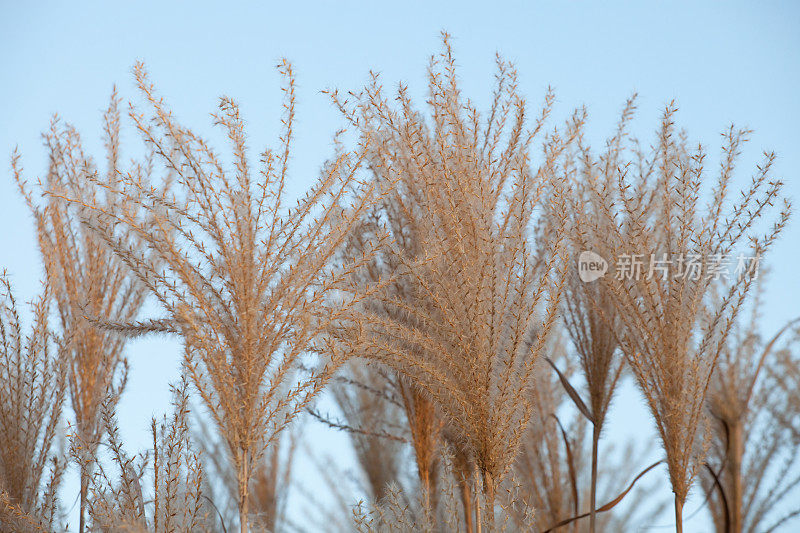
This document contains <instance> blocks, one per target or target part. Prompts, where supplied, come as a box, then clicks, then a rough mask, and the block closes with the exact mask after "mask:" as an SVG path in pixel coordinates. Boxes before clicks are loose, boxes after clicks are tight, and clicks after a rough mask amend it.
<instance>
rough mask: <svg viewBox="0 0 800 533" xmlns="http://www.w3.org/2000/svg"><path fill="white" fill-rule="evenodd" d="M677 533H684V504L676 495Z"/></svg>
mask: <svg viewBox="0 0 800 533" xmlns="http://www.w3.org/2000/svg"><path fill="white" fill-rule="evenodd" d="M675 533H683V502H682V501H681V500H680V499H679V498H678V496H677V494H676V495H675Z"/></svg>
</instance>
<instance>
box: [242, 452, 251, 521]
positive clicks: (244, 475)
mask: <svg viewBox="0 0 800 533" xmlns="http://www.w3.org/2000/svg"><path fill="white" fill-rule="evenodd" d="M242 452H243V453H242V455H243V458H242V466H241V468H240V470H239V531H240V532H241V533H247V532H248V531H249V527H248V518H247V513H248V509H247V504H248V501H247V500H248V494H247V482H248V480H249V479H250V476H248V473H247V468H248V464H247V459H248V457H247V452H246V451H245V450H242Z"/></svg>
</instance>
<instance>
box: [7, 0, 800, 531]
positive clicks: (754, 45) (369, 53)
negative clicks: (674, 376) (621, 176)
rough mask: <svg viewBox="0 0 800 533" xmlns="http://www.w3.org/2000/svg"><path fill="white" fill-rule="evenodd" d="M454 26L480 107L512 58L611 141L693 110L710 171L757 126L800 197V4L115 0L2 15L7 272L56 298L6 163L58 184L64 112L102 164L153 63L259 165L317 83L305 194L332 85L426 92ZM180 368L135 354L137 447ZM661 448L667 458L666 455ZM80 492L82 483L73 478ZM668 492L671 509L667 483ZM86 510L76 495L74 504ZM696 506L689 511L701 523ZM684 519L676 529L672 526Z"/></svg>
mask: <svg viewBox="0 0 800 533" xmlns="http://www.w3.org/2000/svg"><path fill="white" fill-rule="evenodd" d="M441 30H447V31H448V32H450V33H451V34H452V36H453V45H454V49H455V52H456V57H457V60H458V63H459V65H460V66H461V70H460V75H461V78H462V80H463V84H464V92H465V93H466V94H468V95H470V96H471V97H473V98H474V99H475V100H477V101H478V102H485V101H486V100H487V99H488V98H489V96H490V92H491V83H492V81H493V77H492V76H493V70H492V69H493V66H494V63H493V59H494V54H495V52H496V51H499V52H501V53H502V54H503V55H504V56H505V57H506V58H507V59H510V60H513V61H515V62H516V64H517V66H518V68H519V71H520V76H521V83H520V89H521V91H522V93H523V94H525V95H527V96H528V98H529V100H530V102H531V104H532V105H536V104H538V103H539V102H540V101H541V98H542V96H543V94H544V91H545V88H546V87H547V86H548V85H552V86H553V87H554V88H555V91H556V94H557V97H558V100H557V102H558V107H557V110H556V111H557V113H556V117H557V118H563V117H566V115H567V114H568V113H569V111H570V110H571V109H572V108H573V107H575V106H577V105H581V104H586V105H587V106H588V110H589V114H590V125H589V133H590V138H591V139H594V144H595V145H599V144H600V141H601V140H602V138H603V137H604V136H605V135H607V134H609V133H610V132H611V131H612V128H613V126H614V124H615V121H616V119H617V116H618V113H619V110H620V109H621V106H622V104H623V103H624V101H625V99H626V98H627V97H628V96H629V95H630V94H631V93H632V92H633V91H638V93H639V95H640V100H639V104H640V111H639V114H638V118H637V120H636V122H635V126H634V129H635V132H636V133H637V134H639V135H640V136H641V137H642V138H644V139H651V138H652V135H651V134H652V132H653V131H654V130H655V128H656V126H657V121H658V118H659V113H660V111H661V109H662V108H663V106H664V105H665V104H666V103H667V102H668V101H670V100H671V99H673V98H675V99H676V100H677V102H678V104H679V107H680V112H679V115H678V123H679V124H680V125H681V126H683V127H685V128H687V129H688V131H689V133H690V137H691V138H692V139H693V140H696V141H702V142H703V143H704V144H706V145H708V146H709V148H710V152H711V156H712V157H716V154H717V153H718V150H717V147H718V145H719V142H720V137H719V133H720V132H721V131H722V130H723V129H724V128H725V127H726V126H727V125H728V124H730V123H731V122H735V123H736V124H738V125H740V126H747V127H750V128H753V129H754V130H755V135H754V137H753V141H752V142H751V143H749V144H748V145H747V147H746V148H745V150H744V156H745V159H744V161H743V163H742V166H741V167H740V171H741V172H740V174H739V178H740V179H741V180H742V181H745V180H747V179H749V177H750V175H751V173H752V171H753V169H754V166H753V164H752V163H754V162H755V161H756V160H757V158H758V156H759V154H760V152H761V150H763V149H770V150H775V151H776V152H777V153H778V156H779V158H778V161H777V164H776V166H775V175H777V176H780V177H783V179H785V181H786V182H787V193H788V194H789V195H790V196H791V197H792V198H794V199H795V200H800V185H798V183H799V182H798V178H799V177H800V98H798V96H800V91H798V84H799V83H800V3H797V2H791V1H785V2H775V1H767V2H725V3H722V2H696V1H693V2H632V1H630V2H610V1H605V2H582V1H581V2H578V1H571V2H489V1H484V2H470V1H460V2H446V3H445V2H436V3H434V2H430V3H428V2H413V1H404V2H391V3H385V2H363V3H361V2H316V3H315V2H310V3H302V4H301V3H292V2H283V3H281V4H275V3H264V4H258V5H257V4H256V3H252V4H243V3H235V4H233V5H227V6H222V5H221V4H212V3H206V2H164V3H160V2H136V3H135V4H134V3H131V4H130V5H126V6H112V5H110V4H107V3H100V2H97V3H83V4H81V6H80V7H78V6H76V5H74V3H68V2H58V3H56V2H36V3H33V2H16V1H15V2H10V1H8V0H2V1H0V160H3V161H6V162H5V163H3V164H2V165H0V168H2V172H0V268H6V269H8V270H9V272H10V273H11V274H12V276H13V281H14V283H15V285H16V287H17V292H18V296H19V300H21V301H27V300H28V299H30V298H32V297H33V296H34V295H35V294H36V293H37V292H38V289H39V279H40V275H41V262H40V260H39V257H38V255H37V249H36V244H35V237H34V228H33V225H32V221H31V218H30V216H29V214H28V212H27V210H26V207H25V205H24V203H23V201H22V200H21V198H20V196H19V195H18V194H17V192H16V187H15V185H14V183H13V180H12V176H11V173H10V171H9V165H8V164H7V161H8V158H7V155H8V154H10V153H11V150H12V149H13V147H14V146H15V145H18V146H19V148H20V151H21V153H22V163H23V165H24V167H25V169H26V175H27V176H28V177H29V179H32V180H35V179H36V177H38V176H40V175H42V173H43V172H44V171H45V169H46V163H47V161H46V158H45V152H44V150H43V148H42V143H41V138H40V133H41V131H42V130H44V129H45V128H46V127H47V125H48V121H49V120H50V117H51V115H52V114H53V113H56V112H58V113H59V115H60V116H61V117H63V119H64V120H66V121H68V122H71V123H72V124H74V125H75V126H76V127H77V128H78V130H79V131H80V132H82V134H83V138H84V141H85V143H86V147H87V149H88V151H89V152H90V153H94V154H97V155H98V157H99V158H101V157H102V150H101V144H100V131H101V115H102V110H103V109H104V108H105V106H106V104H107V101H108V97H109V95H110V92H111V88H112V84H114V83H116V84H117V85H118V87H119V90H120V94H121V95H122V96H123V97H130V96H134V91H133V84H132V76H131V73H130V69H131V66H132V65H133V63H134V62H135V61H136V60H140V59H141V60H144V61H145V62H146V64H147V66H148V68H149V70H150V73H151V77H152V80H153V81H154V82H155V84H156V86H157V88H158V91H159V92H160V94H162V95H163V96H164V97H165V98H166V99H167V101H168V102H169V103H170V105H171V106H172V108H173V110H174V111H175V115H176V116H177V117H178V119H179V120H180V121H182V122H183V123H185V124H187V125H190V126H192V127H195V128H197V129H198V130H201V131H208V130H209V129H210V125H211V119H210V117H209V113H210V112H211V111H213V110H214V109H215V106H216V103H217V98H218V97H219V96H220V95H223V94H225V95H229V96H232V97H234V98H235V99H236V100H238V101H239V102H240V104H241V106H242V112H243V116H244V117H245V119H246V120H247V123H248V128H249V134H250V142H249V145H250V147H251V148H252V150H253V152H254V153H257V151H258V150H260V149H261V147H263V146H264V145H265V144H267V143H271V144H274V143H275V139H276V137H277V131H278V118H279V114H280V91H279V86H280V85H279V84H280V79H279V76H278V74H277V73H276V71H275V68H274V67H275V65H276V64H277V62H278V59H279V58H281V57H284V56H285V57H287V58H288V59H290V60H291V61H292V62H293V63H294V66H295V72H296V74H297V79H298V85H299V90H298V106H297V117H298V123H297V127H296V129H295V134H296V143H295V146H294V151H293V167H292V170H293V172H292V178H291V179H292V186H293V188H294V190H295V192H297V191H301V190H303V189H304V188H306V187H307V186H309V185H310V184H311V183H312V182H313V180H314V179H315V176H316V173H317V170H318V168H319V166H320V164H321V163H322V162H323V161H324V159H325V158H326V157H328V156H329V155H330V154H331V135H332V133H333V132H334V131H335V130H336V129H337V128H338V127H340V126H341V124H342V123H341V120H340V117H339V116H338V115H337V113H336V111H335V110H334V109H333V108H332V107H331V106H330V104H329V101H328V99H327V97H326V96H325V95H323V94H321V93H320V90H322V89H325V88H339V89H342V90H350V89H358V88H359V87H360V86H361V85H362V84H363V83H364V82H365V81H366V80H367V77H368V72H369V70H370V69H374V70H377V71H380V72H381V73H382V76H383V80H384V82H385V84H386V86H387V87H392V86H394V85H395V84H396V83H397V82H398V81H400V80H403V81H405V82H407V83H408V84H409V85H410V86H411V89H412V91H413V93H414V94H417V95H420V96H421V95H422V94H423V90H424V83H425V79H424V75H425V67H426V64H427V60H428V58H429V56H430V55H431V54H432V53H435V52H437V51H438V50H439V46H440V36H439V33H440V31H441ZM127 142H131V143H134V142H135V143H136V146H138V139H135V135H134V134H133V132H132V131H131V129H130V128H128V129H126V130H125V131H124V133H123V144H124V143H127ZM221 148H222V147H221ZM123 150H124V148H123ZM712 160H713V159H712ZM709 168H710V167H709ZM798 245H800V225H799V224H798V223H797V221H796V220H795V221H794V222H793V223H792V224H791V226H790V227H789V229H788V230H787V231H786V232H785V233H784V235H783V237H782V239H781V241H780V242H779V244H778V245H777V246H776V247H775V249H774V252H773V253H772V254H771V256H770V257H769V259H768V263H769V264H770V265H771V268H772V275H771V278H770V282H769V286H768V293H767V302H768V309H767V312H766V314H765V317H764V330H765V333H766V334H769V335H771V334H772V332H774V331H776V330H777V329H778V328H779V327H780V325H781V324H782V323H784V322H785V321H787V320H788V319H790V318H792V317H794V316H797V315H798V314H800V306H798V301H800V280H799V278H798V277H799V276H800V252H798ZM178 354H179V348H178V344H177V343H176V342H174V341H165V340H164V339H150V340H143V341H136V342H135V343H133V344H132V345H131V347H130V349H129V351H128V355H129V359H130V363H131V375H130V380H129V386H128V389H127V391H126V392H125V397H124V400H123V402H122V404H121V406H120V413H119V414H120V418H121V425H122V432H123V436H124V437H126V439H127V440H128V441H129V442H130V446H131V447H132V448H136V447H139V446H142V447H143V446H146V445H147V444H148V436H147V426H148V423H149V419H150V417H151V416H152V415H159V414H160V413H163V412H164V411H165V410H166V409H167V408H168V405H167V403H168V400H169V394H168V387H167V385H168V383H169V382H170V381H173V380H174V379H175V378H176V377H177V368H178V360H179V358H178ZM0 401H2V399H0ZM612 420H614V424H613V426H612V428H611V430H610V431H609V435H608V438H609V441H611V440H614V439H618V438H621V437H622V436H624V435H630V434H634V435H639V436H644V435H649V433H648V432H649V431H650V430H649V429H648V428H649V427H650V423H649V421H648V418H647V417H646V415H645V414H644V413H643V411H642V409H641V406H640V399H639V397H638V394H637V393H636V392H635V391H634V390H633V389H632V388H628V389H626V390H625V391H623V395H621V396H620V397H619V398H618V399H617V402H616V410H615V414H613V415H612ZM307 436H308V437H309V439H310V442H309V445H310V447H311V448H312V449H315V450H319V451H323V452H325V453H331V454H333V455H334V456H335V457H339V458H341V461H342V462H343V463H345V464H346V463H347V461H348V460H349V459H348V457H349V456H350V455H349V453H350V452H349V450H348V449H347V447H346V441H345V440H344V439H343V438H342V437H341V436H339V435H333V434H331V432H329V431H328V430H324V429H321V428H313V427H312V428H310V429H309V431H308V432H307ZM0 438H2V436H0ZM659 453H660V452H659V450H658V449H657V448H654V449H653V450H652V455H653V456H654V457H657V456H658V454H659ZM663 474H664V472H660V474H659V475H663ZM298 475H299V477H300V481H301V482H302V483H304V484H306V485H313V484H314V482H315V480H314V477H313V476H314V473H313V468H311V467H310V466H308V465H307V464H305V463H303V464H300V465H299V467H298ZM652 475H653V474H650V476H652ZM73 477H74V476H73ZM70 487H75V485H74V479H73V478H70V480H68V484H67V488H68V489H69V488H70ZM661 490H662V491H663V495H664V497H665V498H666V497H669V496H670V493H669V489H668V488H666V486H665V485H664V486H662V487H661ZM75 492H76V491H72V490H71V491H70V495H72V494H75ZM72 503H73V502H72V500H71V499H70V498H67V501H66V504H67V506H71V505H72ZM295 505H296V504H293V507H294V506H295ZM692 509H693V507H692V503H691V502H690V503H689V504H687V511H686V514H687V515H688V514H691V511H692ZM669 523H670V522H669V515H665V516H664V517H663V519H662V520H661V521H660V522H658V523H657V525H665V526H666V525H669ZM659 529H660V528H659ZM659 529H653V530H659ZM665 530H668V529H665ZM706 530H707V522H706V521H705V518H704V516H703V513H700V514H698V516H697V517H696V518H694V519H692V520H691V522H690V523H687V531H706Z"/></svg>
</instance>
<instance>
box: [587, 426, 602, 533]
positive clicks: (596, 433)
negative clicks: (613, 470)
mask: <svg viewBox="0 0 800 533" xmlns="http://www.w3.org/2000/svg"><path fill="white" fill-rule="evenodd" d="M599 443H600V426H599V425H598V424H593V425H592V488H591V494H590V501H591V503H590V507H589V513H590V515H589V531H590V533H594V531H595V524H596V518H597V512H596V508H597V448H598V444H599Z"/></svg>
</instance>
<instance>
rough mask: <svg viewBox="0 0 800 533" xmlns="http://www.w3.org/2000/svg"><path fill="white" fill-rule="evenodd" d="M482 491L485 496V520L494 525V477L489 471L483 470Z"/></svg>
mask: <svg viewBox="0 0 800 533" xmlns="http://www.w3.org/2000/svg"><path fill="white" fill-rule="evenodd" d="M483 491H484V495H485V497H486V520H487V521H488V522H489V526H490V527H491V528H493V527H494V479H493V478H492V475H491V474H490V473H489V472H486V471H484V472H483Z"/></svg>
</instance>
